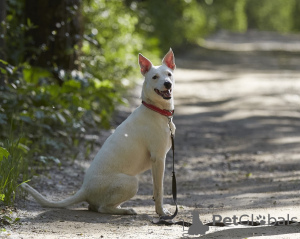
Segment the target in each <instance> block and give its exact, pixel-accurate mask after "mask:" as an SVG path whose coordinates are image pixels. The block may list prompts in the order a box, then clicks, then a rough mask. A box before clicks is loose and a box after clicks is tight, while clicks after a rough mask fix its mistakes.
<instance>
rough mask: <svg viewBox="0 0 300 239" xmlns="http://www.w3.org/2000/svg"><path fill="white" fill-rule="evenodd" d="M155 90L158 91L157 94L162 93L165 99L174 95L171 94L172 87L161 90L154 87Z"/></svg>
mask: <svg viewBox="0 0 300 239" xmlns="http://www.w3.org/2000/svg"><path fill="white" fill-rule="evenodd" d="M154 91H155V92H156V94H158V95H160V96H161V97H162V98H164V99H165V100H169V99H171V98H172V95H171V93H172V89H169V90H164V91H160V90H158V89H154Z"/></svg>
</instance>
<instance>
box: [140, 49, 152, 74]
mask: <svg viewBox="0 0 300 239" xmlns="http://www.w3.org/2000/svg"><path fill="white" fill-rule="evenodd" d="M139 64H140V67H141V73H142V75H143V76H144V75H145V74H146V73H147V72H148V71H149V70H150V69H151V67H152V63H151V61H149V60H148V59H147V58H146V57H144V56H143V55H142V54H141V53H139Z"/></svg>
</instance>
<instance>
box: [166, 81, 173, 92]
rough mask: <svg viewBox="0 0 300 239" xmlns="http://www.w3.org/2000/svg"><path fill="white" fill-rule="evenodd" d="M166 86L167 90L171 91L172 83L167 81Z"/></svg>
mask: <svg viewBox="0 0 300 239" xmlns="http://www.w3.org/2000/svg"><path fill="white" fill-rule="evenodd" d="M164 86H165V87H166V89H167V90H169V89H171V87H172V83H171V82H170V81H165V83H164Z"/></svg>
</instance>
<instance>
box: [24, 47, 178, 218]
mask: <svg viewBox="0 0 300 239" xmlns="http://www.w3.org/2000/svg"><path fill="white" fill-rule="evenodd" d="M162 63H163V64H162V65H161V66H154V65H152V63H151V62H150V61H149V60H148V59H147V58H146V57H144V56H143V55H142V54H139V65H140V68H141V73H142V75H143V76H144V77H145V81H144V84H143V89H142V101H143V104H141V105H140V106H139V107H138V108H137V109H136V110H135V111H134V112H133V113H132V114H131V115H130V116H129V117H128V118H127V119H126V120H125V121H124V122H123V123H122V124H121V125H120V126H119V127H117V128H116V130H115V132H114V133H113V134H112V135H111V136H110V137H109V138H108V139H107V140H106V142H105V143H104V144H103V146H102V148H101V149H100V150H99V152H98V153H97V155H96V157H95V159H94V160H93V162H92V163H91V165H90V168H89V169H88V170H87V172H86V175H85V177H84V181H83V185H82V186H81V188H80V190H79V191H78V192H77V193H76V194H75V195H73V196H71V197H69V198H67V199H65V200H62V201H58V202H51V201H48V200H47V199H46V198H44V197H43V196H42V195H41V194H40V193H38V192H37V191H36V190H35V189H33V188H32V187H30V186H29V185H28V184H26V183H24V184H22V187H23V188H24V189H25V190H27V191H28V192H29V193H30V194H31V195H32V196H33V197H34V198H35V199H36V200H37V201H38V202H39V203H40V204H41V205H42V206H46V207H66V206H69V205H72V204H75V203H79V202H82V201H87V202H88V203H89V209H90V210H93V211H97V212H100V213H109V214H136V212H135V211H134V210H133V209H125V208H121V207H120V205H121V204H122V203H123V202H125V201H127V200H129V199H130V198H132V197H133V196H134V195H135V194H136V193H137V190H138V180H137V177H136V175H137V174H140V173H142V172H144V171H146V170H148V169H150V168H151V169H152V175H153V198H154V200H155V210H156V213H157V214H159V215H160V216H162V215H166V214H169V212H168V211H167V210H165V209H164V208H163V178H164V170H165V159H166V153H167V152H168V151H169V149H170V147H171V138H170V130H171V132H172V133H173V134H174V133H175V125H174V124H173V122H172V114H173V112H174V102H173V87H174V83H175V82H174V78H173V71H174V69H175V58H174V54H173V51H172V50H171V49H170V51H169V52H168V53H167V54H166V55H165V57H164V58H163V61H162Z"/></svg>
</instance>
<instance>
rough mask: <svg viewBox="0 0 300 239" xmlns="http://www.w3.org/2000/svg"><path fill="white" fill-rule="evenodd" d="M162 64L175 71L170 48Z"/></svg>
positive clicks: (173, 58)
mask: <svg viewBox="0 0 300 239" xmlns="http://www.w3.org/2000/svg"><path fill="white" fill-rule="evenodd" d="M162 63H163V64H165V65H166V66H167V67H169V68H170V69H172V70H175V68H176V65H175V57H174V53H173V51H172V49H171V48H170V50H169V52H168V53H167V54H166V55H165V57H164V59H163V60H162Z"/></svg>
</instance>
